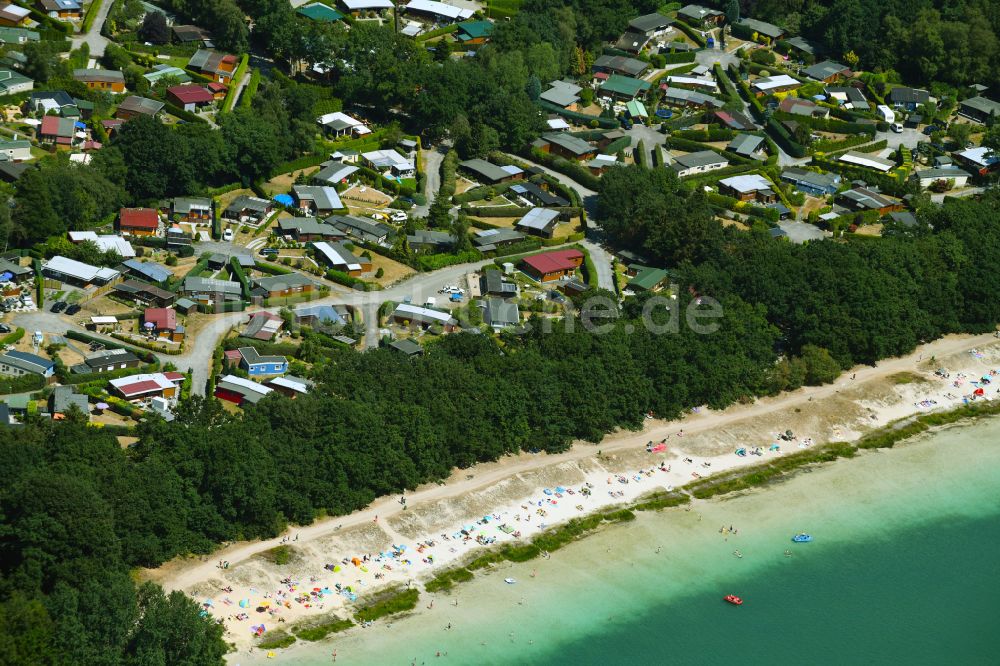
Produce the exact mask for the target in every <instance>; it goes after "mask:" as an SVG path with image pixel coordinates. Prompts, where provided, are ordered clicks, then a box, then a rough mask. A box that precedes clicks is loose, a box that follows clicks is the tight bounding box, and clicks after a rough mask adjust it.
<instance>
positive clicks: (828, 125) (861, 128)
mask: <svg viewBox="0 0 1000 666" xmlns="http://www.w3.org/2000/svg"><path fill="white" fill-rule="evenodd" d="M772 117H773V118H776V119H778V120H793V121H795V122H797V123H798V124H799V125H805V126H806V127H809V128H812V129H816V130H820V131H823V132H832V133H834V134H869V135H872V136H874V135H875V129H876V128H875V123H851V122H847V121H845V120H837V119H835V118H813V117H812V116H799V115H796V114H794V113H786V112H784V111H775V112H774V114H773V116H772Z"/></svg>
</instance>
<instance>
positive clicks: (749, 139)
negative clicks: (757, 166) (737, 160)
mask: <svg viewBox="0 0 1000 666" xmlns="http://www.w3.org/2000/svg"><path fill="white" fill-rule="evenodd" d="M763 143H764V137H762V136H757V135H756V134H737V135H736V136H735V137H733V140H732V141H730V142H729V145H728V146H726V150H728V151H730V152H733V153H736V154H737V155H741V156H743V157H756V156H757V151H759V150H760V148H761V145H762V144H763Z"/></svg>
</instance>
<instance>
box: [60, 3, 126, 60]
mask: <svg viewBox="0 0 1000 666" xmlns="http://www.w3.org/2000/svg"><path fill="white" fill-rule="evenodd" d="M99 1H100V0H94V2H99ZM114 4H115V3H114V0H104V2H103V3H102V4H101V6H100V7H99V8H98V10H97V16H96V17H95V18H94V22H93V24H91V26H90V30H89V31H87V32H86V33H84V34H82V35H77V36H76V37H73V39H72V40H70V41H71V42H72V43H73V48H74V49H78V48H80V46H81V45H83V44H86V45H87V47H88V48H89V49H90V57H91V58H100V57H101V56H102V55H104V49H105V48H107V46H108V40H107V38H106V37H105V36H104V35H102V34H101V29H102V28H104V21H106V20H107V18H108V12H110V11H111V6H112V5H114Z"/></svg>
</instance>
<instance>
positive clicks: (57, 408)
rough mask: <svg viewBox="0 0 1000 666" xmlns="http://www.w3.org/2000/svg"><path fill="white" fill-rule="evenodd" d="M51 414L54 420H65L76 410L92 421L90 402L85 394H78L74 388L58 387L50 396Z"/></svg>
mask: <svg viewBox="0 0 1000 666" xmlns="http://www.w3.org/2000/svg"><path fill="white" fill-rule="evenodd" d="M48 406H49V414H50V415H51V416H52V418H53V419H56V420H58V419H64V418H66V416H67V415H68V414H69V413H70V412H72V411H73V410H74V409H76V410H77V411H79V412H80V414H82V415H83V416H84V417H86V419H87V420H88V421H89V420H90V402H89V401H88V400H87V396H86V395H84V394H83V393H77V392H76V390H75V389H74V388H73V387H72V386H57V387H55V388H54V389H52V394H51V395H49V405H48Z"/></svg>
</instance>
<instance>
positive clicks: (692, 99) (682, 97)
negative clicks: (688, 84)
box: [663, 86, 725, 109]
mask: <svg viewBox="0 0 1000 666" xmlns="http://www.w3.org/2000/svg"><path fill="white" fill-rule="evenodd" d="M663 101H664V102H666V103H667V104H671V105H673V106H689V105H693V106H704V107H712V108H716V109H721V108H722V107H723V105H724V104H725V102H723V101H722V100H721V99H719V98H718V97H712V96H711V95H706V94H705V93H700V92H698V91H697V90H688V89H687V88H676V87H672V86H671V87H668V88H667V89H666V90H665V91H664V93H663Z"/></svg>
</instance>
